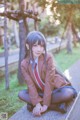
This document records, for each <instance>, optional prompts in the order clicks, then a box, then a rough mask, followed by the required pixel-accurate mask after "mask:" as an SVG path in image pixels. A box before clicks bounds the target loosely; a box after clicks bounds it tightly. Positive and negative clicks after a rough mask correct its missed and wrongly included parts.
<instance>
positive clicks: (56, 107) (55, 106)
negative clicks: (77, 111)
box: [49, 103, 67, 113]
mask: <svg viewBox="0 0 80 120" xmlns="http://www.w3.org/2000/svg"><path fill="white" fill-rule="evenodd" d="M49 110H55V111H58V112H61V113H66V112H67V107H66V104H65V103H62V104H52V105H50V107H49Z"/></svg>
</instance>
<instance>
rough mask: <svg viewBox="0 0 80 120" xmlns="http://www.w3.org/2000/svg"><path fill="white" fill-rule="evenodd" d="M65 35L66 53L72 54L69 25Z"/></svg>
mask: <svg viewBox="0 0 80 120" xmlns="http://www.w3.org/2000/svg"><path fill="white" fill-rule="evenodd" d="M67 27H68V28H67V34H66V39H67V44H66V48H67V53H72V30H71V23H69V24H68V26H67Z"/></svg>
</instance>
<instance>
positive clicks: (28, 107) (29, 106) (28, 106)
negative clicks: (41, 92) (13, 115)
mask: <svg viewBox="0 0 80 120" xmlns="http://www.w3.org/2000/svg"><path fill="white" fill-rule="evenodd" d="M27 110H28V111H29V112H31V111H32V110H33V105H31V104H29V103H28V104H27Z"/></svg>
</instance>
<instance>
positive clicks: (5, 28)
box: [4, 0, 9, 89]
mask: <svg viewBox="0 0 80 120" xmlns="http://www.w3.org/2000/svg"><path fill="white" fill-rule="evenodd" d="M4 5H5V12H6V10H7V6H6V0H5V2H4ZM4 48H5V83H6V84H5V88H6V89H9V71H8V45H7V18H6V16H5V17H4Z"/></svg>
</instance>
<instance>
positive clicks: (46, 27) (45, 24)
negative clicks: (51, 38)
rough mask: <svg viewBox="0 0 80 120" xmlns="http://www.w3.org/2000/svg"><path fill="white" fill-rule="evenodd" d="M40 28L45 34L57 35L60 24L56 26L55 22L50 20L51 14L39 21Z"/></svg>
mask: <svg viewBox="0 0 80 120" xmlns="http://www.w3.org/2000/svg"><path fill="white" fill-rule="evenodd" d="M39 30H40V31H41V32H42V33H43V34H45V35H56V33H58V31H59V26H56V27H55V25H54V24H53V23H51V22H49V16H47V17H46V18H44V19H43V20H42V21H41V22H40V23H39Z"/></svg>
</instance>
